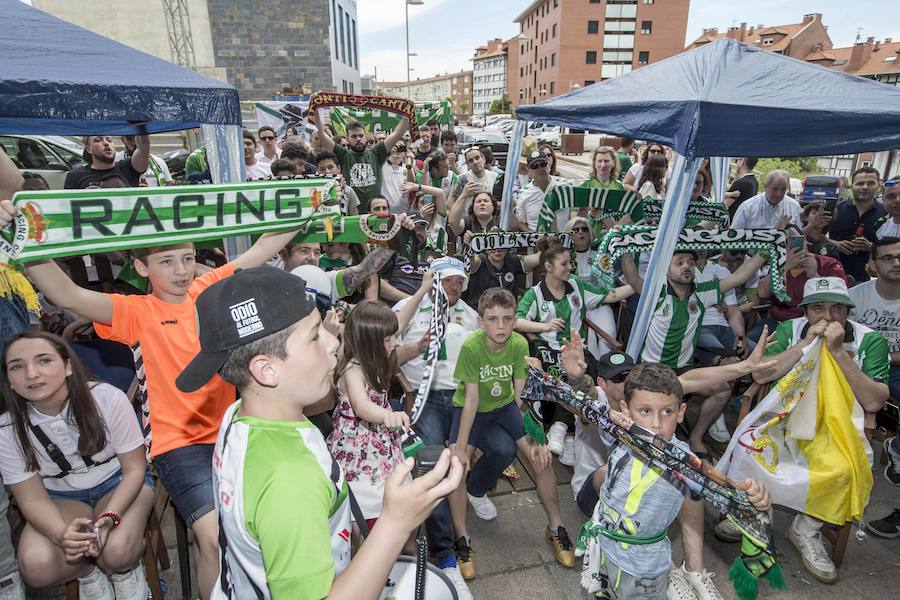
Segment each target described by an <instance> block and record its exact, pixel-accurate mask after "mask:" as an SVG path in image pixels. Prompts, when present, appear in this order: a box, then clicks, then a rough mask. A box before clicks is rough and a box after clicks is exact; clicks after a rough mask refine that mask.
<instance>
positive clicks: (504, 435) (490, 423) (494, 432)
mask: <svg viewBox="0 0 900 600" xmlns="http://www.w3.org/2000/svg"><path fill="white" fill-rule="evenodd" d="M454 411H455V413H456V414H455V415H454V427H453V428H452V429H451V431H450V442H451V443H453V442H455V441H456V433H457V430H458V423H459V416H460V415H461V414H462V409H461V408H455V409H454ZM523 437H525V430H524V429H523V424H522V415H521V414H519V409H518V408H517V407H516V404H515V403H514V402H510V403H509V404H507V405H506V406H504V407H503V408H499V409H497V410H494V411H491V412H484V413H476V414H475V421H474V422H473V423H472V431H471V432H470V433H469V440H468V445H469V446H474V447H475V448H478V449H479V450H481V452H482V455H481V457H480V458H479V459H478V460H477V461H475V464H474V465H473V466H472V468H471V470H470V471H469V477H468V479H467V480H466V487H467V488H468V492H469V493H470V494H472V495H473V496H477V497H481V496H484V495H485V494H486V493H487V491H488V490H489V489H491V488H492V487H493V486H494V485H495V484H496V483H497V480H498V479H500V476H501V475H503V470H504V469H506V467H508V466H509V465H511V464H512V461H513V460H515V458H516V451H517V447H516V441H517V440H518V439H519V438H523Z"/></svg>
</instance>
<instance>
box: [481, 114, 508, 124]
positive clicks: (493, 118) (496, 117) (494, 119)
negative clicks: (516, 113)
mask: <svg viewBox="0 0 900 600" xmlns="http://www.w3.org/2000/svg"><path fill="white" fill-rule="evenodd" d="M505 119H512V115H508V114H503V115H487V116H486V117H485V118H484V126H485V127H487V126H488V125H493V124H494V123H496V122H497V121H502V120H505Z"/></svg>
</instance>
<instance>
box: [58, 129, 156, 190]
mask: <svg viewBox="0 0 900 600" xmlns="http://www.w3.org/2000/svg"><path fill="white" fill-rule="evenodd" d="M134 142H135V149H134V152H132V153H131V157H130V158H123V159H122V160H120V161H118V162H116V148H115V146H114V145H113V141H112V138H111V137H110V136H108V135H90V136H86V137H85V138H84V151H85V154H86V155H87V156H88V158H89V159H90V160H89V162H88V164H86V165H84V166H81V167H78V168H77V169H72V170H71V171H69V173H68V175H66V182H65V185H64V187H65V188H66V189H67V190H69V189H84V188H86V187H88V186H90V185H91V184H96V183H100V181H101V180H102V179H104V177H105V176H106V175H108V174H109V172H110V171H116V172H118V173H119V175H121V176H122V179H124V180H125V181H126V182H127V183H128V185H129V186H131V187H137V185H138V182H139V181H140V180H141V175H142V174H143V173H144V171H146V170H147V167H148V166H149V164H150V137H149V136H146V135H139V136H136V137H135V138H134Z"/></svg>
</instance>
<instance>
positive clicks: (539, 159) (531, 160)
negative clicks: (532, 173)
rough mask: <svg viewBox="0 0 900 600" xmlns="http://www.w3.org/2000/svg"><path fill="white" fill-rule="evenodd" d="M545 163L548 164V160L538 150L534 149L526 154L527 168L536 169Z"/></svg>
mask: <svg viewBox="0 0 900 600" xmlns="http://www.w3.org/2000/svg"><path fill="white" fill-rule="evenodd" d="M546 164H550V160H549V159H548V158H547V157H546V156H544V153H543V152H541V151H540V150H535V151H534V152H532V153H531V154H529V155H528V168H529V169H536V168H538V167H541V166H543V165H546Z"/></svg>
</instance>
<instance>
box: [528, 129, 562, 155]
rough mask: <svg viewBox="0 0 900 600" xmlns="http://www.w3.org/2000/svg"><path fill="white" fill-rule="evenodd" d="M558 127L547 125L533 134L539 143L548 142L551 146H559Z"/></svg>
mask: <svg viewBox="0 0 900 600" xmlns="http://www.w3.org/2000/svg"><path fill="white" fill-rule="evenodd" d="M560 131H561V130H560V128H559V127H557V126H548V127H547V128H546V129H544V130H543V131H541V132H540V133H538V134H537V135H535V136H534V137H535V138H536V139H537V141H538V143H539V144H550V147H551V148H557V149H558V148H559V139H560Z"/></svg>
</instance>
